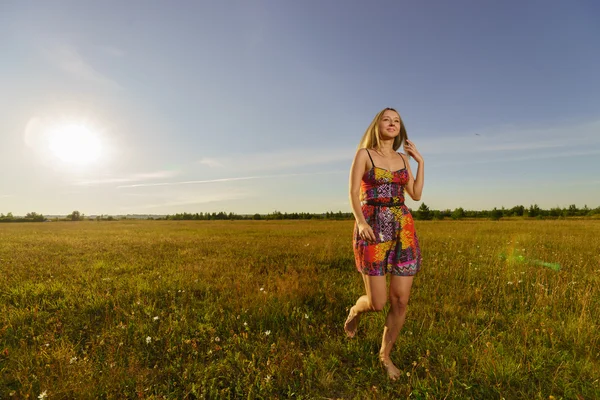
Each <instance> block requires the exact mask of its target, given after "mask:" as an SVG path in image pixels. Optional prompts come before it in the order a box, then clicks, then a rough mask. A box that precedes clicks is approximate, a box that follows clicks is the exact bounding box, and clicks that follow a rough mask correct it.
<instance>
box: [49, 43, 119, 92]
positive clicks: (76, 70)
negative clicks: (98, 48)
mask: <svg viewBox="0 0 600 400" xmlns="http://www.w3.org/2000/svg"><path fill="white" fill-rule="evenodd" d="M44 52H45V54H46V56H47V57H48V59H49V60H50V62H51V63H52V64H54V65H55V66H56V67H57V68H59V69H61V70H63V71H65V72H66V73H68V74H70V75H71V76H73V77H74V78H76V79H80V80H84V81H88V82H92V83H95V84H98V85H102V86H104V87H107V88H110V89H120V88H121V86H120V85H119V84H118V83H117V82H115V81H114V80H112V79H110V78H109V77H107V76H105V75H103V74H102V73H101V72H99V71H97V70H96V69H95V68H94V67H93V66H92V65H91V64H89V63H88V62H87V61H86V60H85V59H84V58H83V56H82V55H81V54H80V52H79V51H78V50H77V49H76V48H75V47H73V46H71V45H67V44H64V43H62V44H56V45H53V46H51V47H50V48H47V49H45V51H44Z"/></svg>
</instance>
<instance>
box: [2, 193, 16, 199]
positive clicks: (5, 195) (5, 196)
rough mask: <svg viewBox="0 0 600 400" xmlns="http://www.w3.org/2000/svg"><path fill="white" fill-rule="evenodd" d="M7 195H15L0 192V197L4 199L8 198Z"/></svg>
mask: <svg viewBox="0 0 600 400" xmlns="http://www.w3.org/2000/svg"><path fill="white" fill-rule="evenodd" d="M8 197H15V196H14V195H12V194H0V199H5V198H8Z"/></svg>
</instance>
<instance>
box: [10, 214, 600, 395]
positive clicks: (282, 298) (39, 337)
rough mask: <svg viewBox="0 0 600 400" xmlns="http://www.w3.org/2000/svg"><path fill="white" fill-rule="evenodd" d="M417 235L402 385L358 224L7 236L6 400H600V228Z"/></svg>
mask: <svg viewBox="0 0 600 400" xmlns="http://www.w3.org/2000/svg"><path fill="white" fill-rule="evenodd" d="M417 231H418V234H419V237H420V241H421V246H422V250H423V256H424V265H423V269H422V271H421V272H420V273H419V275H418V276H417V278H416V279H415V284H414V286H413V291H412V297H411V304H410V307H409V312H408V319H407V322H406V325H405V327H404V329H403V331H402V332H401V335H400V337H399V339H398V342H397V343H396V346H395V348H394V350H393V352H392V358H393V360H394V361H395V363H396V365H397V366H398V367H399V368H401V370H402V373H403V374H402V377H401V379H399V380H398V381H396V382H390V381H389V380H388V379H387V378H386V375H385V373H384V371H383V370H382V369H381V367H380V366H379V364H378V359H377V352H378V346H379V343H380V335H381V332H382V328H383V321H384V314H383V313H377V314H370V315H367V316H365V317H364V318H363V319H362V321H361V325H360V327H359V331H358V334H357V337H356V338H355V339H353V340H348V339H346V338H345V336H344V333H343V329H342V325H343V322H344V320H345V318H346V316H347V310H348V308H349V307H350V306H351V305H352V304H353V303H354V301H355V300H356V298H357V297H358V296H359V295H361V294H362V292H363V287H362V280H361V279H360V275H359V274H358V273H357V272H356V270H355V268H354V261H353V254H352V247H351V234H352V222H349V221H223V222H211V221H199V222H191V221H190V222H183V221H181V222H173V221H119V222H75V223H69V222H57V223H39V224H37V223H26V224H1V225H0V271H1V274H0V296H1V297H0V307H1V310H0V398H1V399H5V398H26V397H27V396H29V398H37V397H38V396H39V395H40V394H41V393H42V392H46V394H47V398H48V399H61V398H65V399H69V398H94V399H102V398H146V399H152V398H154V399H161V398H168V399H179V398H232V399H233V398H245V399H254V398H264V399H271V398H303V399H313V398H317V399H318V398H323V399H324V398H343V399H351V398H361V399H362V398H373V399H375V398H407V397H409V396H410V398H415V399H441V398H448V399H454V398H456V399H464V398H467V399H468V398H474V399H501V398H506V399H515V398H526V399H548V398H550V396H554V398H555V399H560V398H564V399H578V398H582V399H593V398H600V362H599V361H598V360H600V340H599V338H600V334H599V333H598V332H599V326H598V325H599V324H598V319H599V317H598V316H600V289H599V287H600V221H595V220H574V221H569V220H559V221H543V220H542V221H522V220H513V221H499V222H492V221H418V222H417ZM536 261H537V263H536ZM540 261H541V262H546V263H558V264H560V266H561V268H560V270H559V271H555V270H553V269H552V268H548V267H546V266H544V265H541V264H540V263H539V262H540Z"/></svg>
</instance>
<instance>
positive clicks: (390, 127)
mask: <svg viewBox="0 0 600 400" xmlns="http://www.w3.org/2000/svg"><path fill="white" fill-rule="evenodd" d="M399 133H400V116H399V115H398V113H397V112H395V111H393V110H385V111H384V113H383V116H382V117H381V121H379V136H380V137H381V138H382V139H391V138H395V137H396V136H398V134H399Z"/></svg>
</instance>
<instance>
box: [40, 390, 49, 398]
mask: <svg viewBox="0 0 600 400" xmlns="http://www.w3.org/2000/svg"><path fill="white" fill-rule="evenodd" d="M46 397H48V393H47V392H46V391H45V390H44V391H43V392H42V393H40V395H39V396H38V399H45V398H46Z"/></svg>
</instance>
